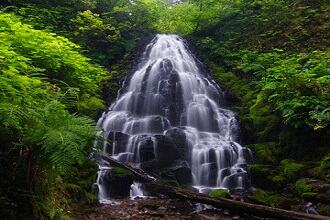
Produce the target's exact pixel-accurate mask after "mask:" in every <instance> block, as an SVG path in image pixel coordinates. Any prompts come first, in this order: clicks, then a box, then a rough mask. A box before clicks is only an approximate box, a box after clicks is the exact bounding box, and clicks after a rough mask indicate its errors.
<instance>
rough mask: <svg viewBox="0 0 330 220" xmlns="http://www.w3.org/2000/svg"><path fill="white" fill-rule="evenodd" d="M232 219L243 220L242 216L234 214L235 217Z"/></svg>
mask: <svg viewBox="0 0 330 220" xmlns="http://www.w3.org/2000/svg"><path fill="white" fill-rule="evenodd" d="M232 220H241V217H240V216H234V217H232Z"/></svg>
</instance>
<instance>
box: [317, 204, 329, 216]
mask: <svg viewBox="0 0 330 220" xmlns="http://www.w3.org/2000/svg"><path fill="white" fill-rule="evenodd" d="M318 211H319V212H320V214H321V215H326V216H330V205H324V204H322V205H320V206H319V207H318Z"/></svg>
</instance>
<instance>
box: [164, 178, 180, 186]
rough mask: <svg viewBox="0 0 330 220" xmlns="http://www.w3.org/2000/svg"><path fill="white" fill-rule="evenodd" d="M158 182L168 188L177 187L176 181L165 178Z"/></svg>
mask: <svg viewBox="0 0 330 220" xmlns="http://www.w3.org/2000/svg"><path fill="white" fill-rule="evenodd" d="M159 182H160V183H162V184H165V185H170V186H179V183H178V181H176V180H172V179H166V178H160V179H159Z"/></svg>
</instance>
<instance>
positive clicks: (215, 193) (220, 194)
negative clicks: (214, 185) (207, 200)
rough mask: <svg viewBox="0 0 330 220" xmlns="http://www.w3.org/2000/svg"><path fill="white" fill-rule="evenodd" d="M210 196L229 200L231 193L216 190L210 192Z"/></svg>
mask: <svg viewBox="0 0 330 220" xmlns="http://www.w3.org/2000/svg"><path fill="white" fill-rule="evenodd" d="M208 195H209V196H212V197H220V198H228V197H229V196H230V193H229V192H228V191H227V190H225V189H215V190H212V191H210V192H209V193H208Z"/></svg>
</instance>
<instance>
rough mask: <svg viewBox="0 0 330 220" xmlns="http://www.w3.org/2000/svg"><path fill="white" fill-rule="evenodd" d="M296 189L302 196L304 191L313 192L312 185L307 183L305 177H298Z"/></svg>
mask: <svg viewBox="0 0 330 220" xmlns="http://www.w3.org/2000/svg"><path fill="white" fill-rule="evenodd" d="M295 186H296V190H297V192H298V194H299V195H300V196H302V197H303V198H304V194H306V193H309V194H310V193H315V190H314V189H313V187H312V186H311V185H310V184H308V183H307V181H306V179H300V180H298V181H297V182H296V185H295Z"/></svg>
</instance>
